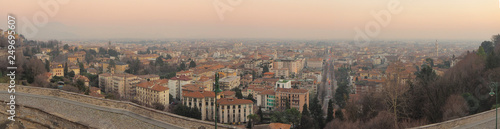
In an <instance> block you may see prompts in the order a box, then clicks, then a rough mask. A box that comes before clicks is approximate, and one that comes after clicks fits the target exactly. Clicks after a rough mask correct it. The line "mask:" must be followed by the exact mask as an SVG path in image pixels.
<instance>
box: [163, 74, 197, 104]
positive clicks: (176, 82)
mask: <svg viewBox="0 0 500 129" xmlns="http://www.w3.org/2000/svg"><path fill="white" fill-rule="evenodd" d="M191 81H192V79H191V78H189V77H187V76H184V75H181V76H177V77H172V78H170V80H169V81H168V88H170V94H171V95H172V96H173V97H174V98H177V99H181V98H182V96H181V95H182V86H184V85H186V84H191Z"/></svg>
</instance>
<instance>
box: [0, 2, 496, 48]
mask: <svg viewBox="0 0 500 129" xmlns="http://www.w3.org/2000/svg"><path fill="white" fill-rule="evenodd" d="M40 2H42V3H43V2H51V1H40ZM59 2H60V3H59V4H57V9H56V8H55V7H54V6H51V7H50V8H49V9H50V10H56V11H54V12H53V13H52V14H54V15H53V16H51V15H47V16H48V19H47V20H48V21H47V23H46V24H45V25H39V26H36V25H35V26H36V28H37V30H39V31H38V32H37V33H35V34H33V37H32V38H30V39H83V40H86V39H113V38H114V39H116V38H132V39H168V38H277V39H347V40H352V39H354V37H356V31H355V28H360V30H363V31H365V26H367V25H368V24H370V23H371V22H373V21H375V22H377V18H376V17H374V15H373V14H372V13H376V14H379V13H380V12H381V11H384V10H389V7H388V4H390V3H391V2H395V3H396V4H395V6H397V7H398V8H400V9H401V10H400V12H399V13H391V15H390V17H391V18H390V20H388V22H387V23H386V25H385V26H384V25H380V24H381V23H380V22H377V23H378V24H379V26H380V28H379V30H380V31H379V32H378V33H377V34H375V35H373V36H371V37H370V39H371V40H384V39H438V40H440V39H458V40H460V39H465V40H479V39H480V40H483V39H488V38H489V36H491V34H495V33H497V32H496V30H495V29H498V28H500V25H499V24H495V23H499V22H500V17H498V16H500V8H499V7H498V6H497V5H498V1H481V2H476V1H451V0H444V1H432V2H430V1H403V0H399V1H398V0H384V1H368V0H357V1H264V0H254V1H240V2H241V3H237V2H236V3H228V2H227V1H224V0H213V1H196V2H195V1H147V2H140V1H116V0H108V1H100V2H92V1H82V0H74V1H62V0H61V1H59ZM217 2H221V3H222V4H221V5H225V6H229V7H230V8H232V11H226V12H224V13H222V14H221V13H217V9H216V8H215V6H214V3H217ZM233 2H234V1H233ZM3 3H5V4H6V5H12V6H6V7H3V8H2V9H0V10H1V12H3V15H7V14H12V15H15V16H17V17H18V20H17V22H18V23H19V24H18V29H19V28H22V27H23V26H24V25H23V23H25V20H23V19H27V21H29V22H32V23H34V22H35V21H34V18H33V16H35V15H37V14H38V13H45V14H48V13H47V11H45V10H44V7H43V4H39V3H37V2H32V1H29V0H20V1H5V2H3ZM397 3H399V5H397ZM392 4H394V3H392ZM13 5H23V8H18V7H20V6H13ZM372 11H373V12H372ZM219 14H220V15H219ZM382 18H387V17H383V16H382ZM0 21H2V22H1V23H2V24H5V25H7V23H6V21H7V20H6V17H1V18H0ZM1 29H4V30H5V29H6V28H1ZM372 29H373V28H372ZM18 31H19V32H20V33H21V34H23V32H22V30H21V31H20V30H18Z"/></svg>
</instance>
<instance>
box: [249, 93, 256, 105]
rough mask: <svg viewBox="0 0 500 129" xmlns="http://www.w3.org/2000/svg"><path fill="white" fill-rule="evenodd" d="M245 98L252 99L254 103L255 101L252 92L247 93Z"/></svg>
mask: <svg viewBox="0 0 500 129" xmlns="http://www.w3.org/2000/svg"><path fill="white" fill-rule="evenodd" d="M247 99H249V100H252V101H253V102H254V103H255V101H256V100H255V99H254V98H253V94H252V93H250V94H248V96H247Z"/></svg>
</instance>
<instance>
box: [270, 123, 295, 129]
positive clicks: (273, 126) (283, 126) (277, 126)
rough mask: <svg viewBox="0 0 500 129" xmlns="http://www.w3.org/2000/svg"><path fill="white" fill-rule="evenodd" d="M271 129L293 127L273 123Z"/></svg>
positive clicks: (288, 128)
mask: <svg viewBox="0 0 500 129" xmlns="http://www.w3.org/2000/svg"><path fill="white" fill-rule="evenodd" d="M269 127H270V128H271V129H290V127H292V125H290V124H283V123H271V124H269Z"/></svg>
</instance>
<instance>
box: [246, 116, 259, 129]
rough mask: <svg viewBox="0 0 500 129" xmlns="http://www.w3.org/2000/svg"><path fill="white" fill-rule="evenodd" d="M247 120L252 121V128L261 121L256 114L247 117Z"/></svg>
mask: <svg viewBox="0 0 500 129" xmlns="http://www.w3.org/2000/svg"><path fill="white" fill-rule="evenodd" d="M247 118H248V119H249V120H250V123H251V128H253V126H254V125H255V122H256V121H259V119H260V117H259V116H258V115H256V114H250V115H248V116H247Z"/></svg>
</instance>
